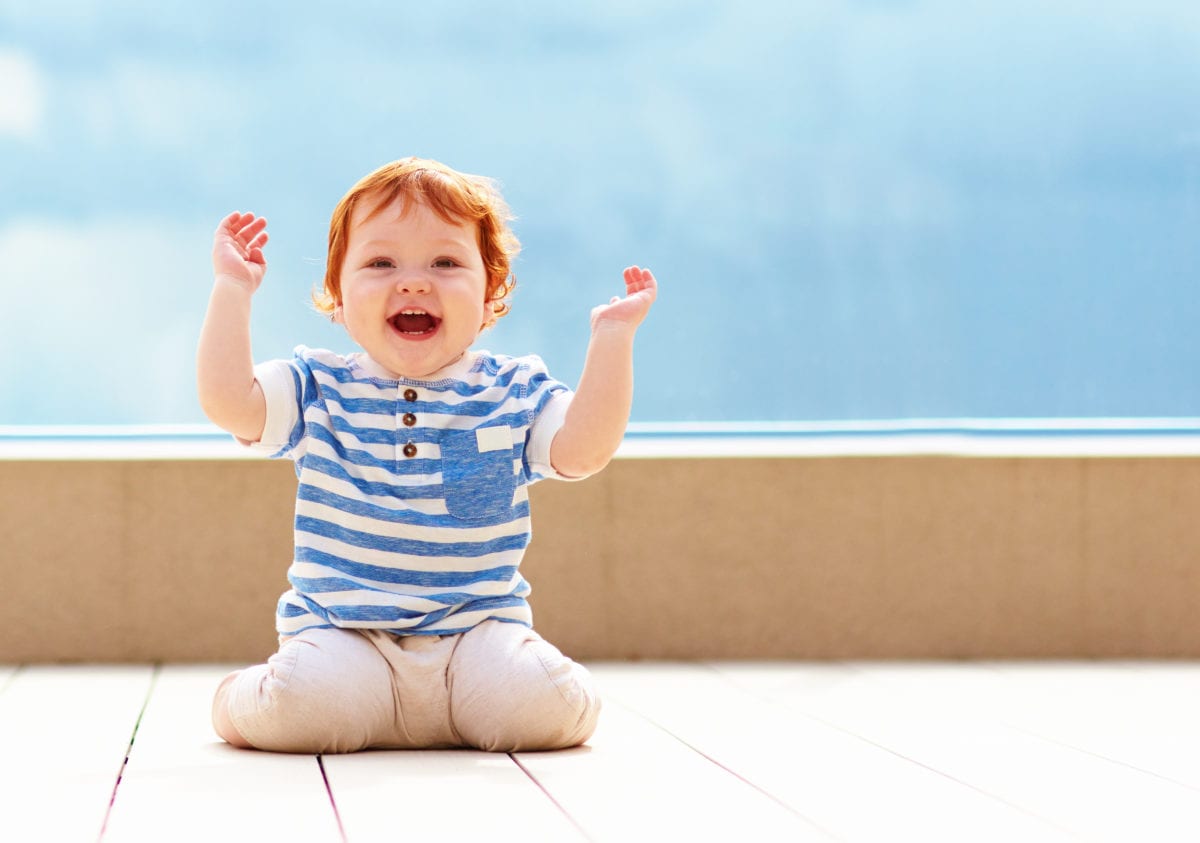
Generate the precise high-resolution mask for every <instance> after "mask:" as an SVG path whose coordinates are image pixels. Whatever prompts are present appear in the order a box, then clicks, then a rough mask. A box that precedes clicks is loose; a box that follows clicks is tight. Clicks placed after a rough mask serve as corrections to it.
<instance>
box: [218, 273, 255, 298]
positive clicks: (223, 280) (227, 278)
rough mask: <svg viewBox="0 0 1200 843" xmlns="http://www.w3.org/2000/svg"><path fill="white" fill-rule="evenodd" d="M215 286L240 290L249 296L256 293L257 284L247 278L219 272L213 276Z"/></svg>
mask: <svg viewBox="0 0 1200 843" xmlns="http://www.w3.org/2000/svg"><path fill="white" fill-rule="evenodd" d="M213 286H214V287H222V288H229V289H235V290H240V291H242V292H244V293H246V294H248V295H252V294H253V293H254V289H255V286H256V285H255V284H254V282H252V281H250V280H249V279H246V278H239V277H238V276H236V275H230V274H229V273H228V272H218V273H217V274H216V275H214V276H213Z"/></svg>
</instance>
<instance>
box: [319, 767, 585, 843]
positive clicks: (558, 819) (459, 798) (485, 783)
mask: <svg viewBox="0 0 1200 843" xmlns="http://www.w3.org/2000/svg"><path fill="white" fill-rule="evenodd" d="M324 763H325V774H326V776H327V778H328V781H329V787H330V790H331V791H332V793H333V797H334V800H335V802H336V803H337V809H338V814H339V815H340V816H341V818H342V827H343V828H344V829H345V831H346V837H347V839H348V840H352V841H355V843H359V841H372V840H380V841H384V840H388V841H391V840H398V839H404V840H445V839H454V840H476V839H478V840H489V841H491V840H495V841H514V843H530V842H531V841H540V840H545V841H570V840H581V839H583V837H582V835H581V834H580V833H579V831H578V830H577V829H576V828H575V827H574V826H573V825H572V824H571V822H570V820H568V818H567V817H566V815H565V814H563V812H562V811H561V810H559V809H558V807H557V806H555V804H554V803H553V802H552V801H551V800H550V799H549V798H548V797H547V796H546V795H545V794H544V793H543V792H542V791H541V790H540V789H539V788H538V786H537V785H536V784H535V783H534V782H533V781H532V780H531V779H530V778H529V777H528V776H527V775H525V773H524V772H522V771H521V768H520V767H518V766H517V765H516V764H515V763H514V762H513V760H512V758H510V757H509V756H507V755H504V754H495V753H488V752H473V751H465V750H434V751H401V752H360V753H354V754H352V755H326V756H325V757H324Z"/></svg>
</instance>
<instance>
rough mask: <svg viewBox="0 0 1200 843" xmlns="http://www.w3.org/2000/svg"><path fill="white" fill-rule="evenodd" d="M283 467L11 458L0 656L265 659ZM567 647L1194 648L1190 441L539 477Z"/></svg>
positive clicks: (278, 574)
mask: <svg viewBox="0 0 1200 843" xmlns="http://www.w3.org/2000/svg"><path fill="white" fill-rule="evenodd" d="M294 489H295V475H294V473H293V471H292V467H291V465H290V463H276V462H268V461H258V460H144V461H55V460H45V461H35V460H31V461H21V460H0V531H2V534H3V537H4V538H3V546H2V549H0V583H2V589H3V591H2V592H0V593H2V594H3V596H4V610H3V611H2V612H0V661H2V662H15V661H33V660H36V661H43V660H100V661H131V660H132V661H144V660H204V661H212V660H221V661H227V660H228V661H251V660H260V659H262V658H264V657H265V656H266V655H268V654H269V653H270V652H271V651H272V650H273V648H274V636H273V632H272V622H273V611H274V605H275V600H276V598H277V597H278V595H279V593H280V592H281V591H282V590H283V588H285V587H286V586H285V579H284V575H285V571H286V568H287V564H288V561H289V558H290V549H291V547H290V542H291V534H290V530H291V511H292V495H293V493H294ZM533 511H534V540H533V544H532V546H531V547H530V550H529V552H528V555H527V557H526V561H525V564H524V567H523V570H524V571H525V573H526V576H527V577H528V578H529V579H530V581H531V582H532V583H533V586H534V592H533V596H532V603H533V606H534V612H535V618H536V623H537V627H538V629H539V630H540V631H541V632H542V633H543V634H544V635H545V636H546V637H547V638H549V639H551V640H552V641H554V642H555V643H557V644H558V645H559V646H560V647H562V649H563V650H564V651H566V652H567V653H569V654H571V655H573V656H576V657H578V658H588V659H600V658H700V657H703V658H893V657H904V658H908V657H972V656H982V657H1081V656H1102V657H1109V656H1112V657H1118V656H1158V657H1173V656H1191V657H1197V656H1200V622H1197V619H1198V618H1200V564H1197V563H1198V562H1200V519H1197V518H1196V517H1195V515H1196V513H1198V512H1200V458H1196V457H1174V458H1157V457H1139V458H1124V457H1097V458H1075V457H1072V458H1067V457H1059V458H1000V457H979V458H973V457H791V458H779V459H768V458H711V459H622V460H617V461H615V462H614V463H613V464H612V465H611V466H610V467H609V468H608V469H607V470H606V471H605V472H604V473H603V474H601V475H599V476H598V477H595V478H592V479H591V480H588V481H586V482H584V483H579V484H563V483H553V482H545V483H541V484H539V485H538V486H536V487H535V488H534V490H533Z"/></svg>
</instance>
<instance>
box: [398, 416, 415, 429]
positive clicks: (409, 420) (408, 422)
mask: <svg viewBox="0 0 1200 843" xmlns="http://www.w3.org/2000/svg"><path fill="white" fill-rule="evenodd" d="M400 421H402V422H404V426H405V427H412V426H413V425H414V424H416V423H417V417H416V416H414V415H413V414H412V413H405V414H404V418H402V419H401V420H400Z"/></svg>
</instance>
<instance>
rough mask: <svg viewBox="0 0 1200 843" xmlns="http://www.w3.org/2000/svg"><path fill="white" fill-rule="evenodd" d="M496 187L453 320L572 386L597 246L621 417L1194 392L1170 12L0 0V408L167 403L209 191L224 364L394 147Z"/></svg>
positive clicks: (198, 263)
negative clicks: (489, 236)
mask: <svg viewBox="0 0 1200 843" xmlns="http://www.w3.org/2000/svg"><path fill="white" fill-rule="evenodd" d="M412 154H416V155H422V156H427V157H433V158H437V159H439V160H442V161H444V162H446V163H447V164H450V165H451V166H453V167H456V168H458V169H460V170H465V171H468V172H475V173H482V174H485V175H489V176H492V177H494V178H496V179H498V180H499V181H500V182H501V184H502V186H503V189H504V192H505V195H506V197H507V198H508V200H509V202H510V204H511V205H512V207H513V209H514V211H515V212H516V213H517V215H518V217H519V218H518V220H517V222H516V230H517V233H518V235H519V236H520V238H521V240H522V241H523V243H524V252H523V254H522V256H521V258H520V260H519V262H518V264H517V266H516V271H517V277H518V287H517V292H516V296H515V299H514V302H513V305H514V307H513V312H512V313H511V314H510V315H509V316H508V317H506V318H505V319H503V320H502V321H501V323H500V325H499V326H498V327H497V328H496V329H494V330H493V331H491V332H489V333H488V334H485V335H484V336H483V338H482V339H481V342H480V344H479V345H480V346H481V347H487V348H490V349H492V350H493V351H504V352H508V353H514V354H523V353H528V352H537V353H540V354H541V355H542V356H543V357H544V358H545V359H546V360H547V362H548V364H549V365H550V368H551V371H553V372H554V373H555V374H557V375H558V376H559V377H560V378H562V379H564V380H567V381H569V382H574V381H575V379H576V378H577V377H578V374H579V371H580V368H581V366H582V362H583V355H584V350H585V347H586V342H587V325H588V312H589V310H590V309H591V307H592V306H593V305H594V304H597V303H599V302H602V301H605V300H607V299H608V297H609V296H610V295H612V294H614V293H615V292H617V291H618V289H619V284H620V272H621V269H622V268H623V267H624V266H625V265H627V264H629V263H635V262H636V263H640V264H643V265H648V266H650V267H652V268H653V269H654V270H655V272H656V274H657V275H658V276H659V278H660V283H661V285H662V288H661V295H660V299H659V302H658V304H657V305H656V307H655V309H654V311H653V312H652V314H651V317H650V319H649V321H648V322H647V323H646V324H645V325H644V327H643V329H642V331H641V333H640V334H639V338H638V387H637V397H636V402H635V408H634V418H635V420H638V421H694V420H713V421H735V420H766V421H784V420H841V419H905V418H936V417H978V418H1003V417H1101V416H1122V417H1184V416H1196V415H1200V365H1198V363H1200V340H1198V339H1197V330H1196V325H1197V323H1198V317H1200V305H1198V304H1197V298H1198V297H1197V295H1196V292H1197V291H1196V287H1197V281H1198V279H1200V4H1196V3H1194V2H1191V0H1177V1H1174V2H1167V0H1140V2H1137V3H1133V2H1114V0H1092V2H1068V0H1063V1H1062V2H1055V3H1051V4H1046V3H1042V2H1032V1H1028V0H1005V1H1004V2H1000V0H989V2H978V3H959V2H953V0H927V1H926V2H921V1H920V0H911V2H904V0H892V1H891V2H888V0H872V1H871V2H868V1H867V0H857V1H855V0H840V1H839V0H825V2H791V1H790V0H789V1H786V2H785V0H779V1H778V2H766V0H762V1H761V2H755V0H747V2H739V3H732V2H704V0H699V1H698V0H688V2H682V0H636V2H633V0H604V1H603V2H590V1H589V2H578V3H565V4H564V3H558V2H544V0H536V2H523V3H520V4H508V3H503V4H502V3H491V2H469V1H468V0H458V1H457V2H444V3H426V4H412V3H403V2H391V3H363V2H355V0H347V2H342V3H338V4H317V3H303V2H301V3H291V4H283V3H279V4H249V5H246V6H243V5H242V4H234V3H229V2H224V1H223V0H211V2H206V3H205V4H186V5H183V4H179V5H175V4H159V3H149V2H130V1H129V0H115V2H99V1H98V0H97V1H96V2H85V1H84V0H79V2H66V0H47V2H38V3H29V2H23V0H0V289H2V291H3V302H4V304H3V307H2V308H0V355H2V359H3V365H2V366H0V424H25V423H29V424H52V423H73V424H76V423H84V424H92V423H102V424H106V423H158V422H170V423H190V422H200V421H203V416H202V414H201V413H200V410H199V407H198V404H197V402H196V399H195V394H194V393H195V390H194V382H193V365H194V364H193V359H194V349H195V344H196V338H197V336H198V333H199V326H200V322H201V319H202V316H203V312H204V307H205V304H206V302H207V298H208V292H209V287H210V284H211V270H210V265H209V247H210V243H211V233H212V230H213V229H214V228H215V226H216V224H217V222H218V221H219V219H220V218H221V217H222V216H223V215H224V214H226V213H227V212H229V211H231V210H234V209H241V210H254V211H256V212H258V213H260V214H263V215H265V216H266V217H267V218H268V219H269V220H270V223H271V237H272V239H271V244H270V246H269V249H268V260H269V264H270V268H269V271H268V274H267V279H266V281H265V283H264V286H263V288H262V290H261V292H260V293H259V295H258V297H257V300H256V312H255V315H254V338H255V352H256V356H257V357H258V358H260V359H263V358H267V357H275V356H286V355H288V354H290V350H291V348H292V347H293V346H295V345H297V344H300V343H303V344H306V345H310V346H327V347H332V348H337V349H341V350H350V349H349V346H348V345H347V341H346V339H345V338H344V335H343V334H342V332H341V331H340V329H337V328H335V327H333V326H331V325H329V324H327V323H326V322H324V321H323V320H322V319H321V318H320V317H319V316H318V315H317V314H316V313H315V312H313V311H312V310H311V309H310V307H309V304H308V294H309V291H310V289H311V288H312V286H313V285H314V284H315V283H317V282H318V281H319V279H320V277H321V275H322V271H323V260H324V249H325V238H326V233H327V226H328V221H329V214H330V212H331V211H332V209H333V206H334V204H335V203H336V202H337V200H338V199H339V198H340V197H341V195H342V194H343V193H344V192H345V190H346V189H347V188H348V187H349V186H350V185H351V184H352V183H353V182H354V181H355V180H356V179H357V178H358V177H359V176H361V175H363V174H365V173H366V172H368V171H370V170H372V169H374V168H375V167H376V166H378V165H380V164H383V163H385V162H387V161H390V160H393V159H395V158H399V157H402V156H406V155H412Z"/></svg>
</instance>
